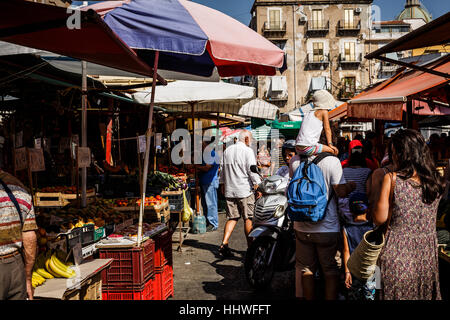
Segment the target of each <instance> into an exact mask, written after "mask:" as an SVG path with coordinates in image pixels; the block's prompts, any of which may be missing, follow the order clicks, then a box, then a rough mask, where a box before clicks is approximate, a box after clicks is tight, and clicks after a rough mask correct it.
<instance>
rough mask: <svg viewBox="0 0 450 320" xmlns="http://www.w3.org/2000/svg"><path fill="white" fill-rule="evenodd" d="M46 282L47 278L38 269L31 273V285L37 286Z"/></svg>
mask: <svg viewBox="0 0 450 320" xmlns="http://www.w3.org/2000/svg"><path fill="white" fill-rule="evenodd" d="M44 282H45V278H44V277H42V276H41V275H39V273H37V272H36V271H33V273H32V275H31V285H32V286H33V288H36V287H38V286H40V285H41V284H43V283H44Z"/></svg>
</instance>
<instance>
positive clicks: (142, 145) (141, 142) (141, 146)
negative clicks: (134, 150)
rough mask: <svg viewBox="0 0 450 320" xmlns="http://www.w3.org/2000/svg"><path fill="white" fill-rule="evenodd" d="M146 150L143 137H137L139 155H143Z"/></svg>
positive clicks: (145, 142)
mask: <svg viewBox="0 0 450 320" xmlns="http://www.w3.org/2000/svg"><path fill="white" fill-rule="evenodd" d="M146 148H147V141H146V139H145V136H139V153H144V152H145V149H146Z"/></svg>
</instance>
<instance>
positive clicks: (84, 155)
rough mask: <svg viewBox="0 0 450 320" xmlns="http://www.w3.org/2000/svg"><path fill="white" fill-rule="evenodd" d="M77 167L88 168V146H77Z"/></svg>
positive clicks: (89, 154) (89, 156) (89, 152)
mask: <svg viewBox="0 0 450 320" xmlns="http://www.w3.org/2000/svg"><path fill="white" fill-rule="evenodd" d="M77 161H78V168H89V167H90V166H91V149H89V148H88V147H78V148H77Z"/></svg>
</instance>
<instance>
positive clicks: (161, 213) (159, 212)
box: [144, 201, 170, 223]
mask: <svg viewBox="0 0 450 320" xmlns="http://www.w3.org/2000/svg"><path fill="white" fill-rule="evenodd" d="M144 220H146V221H148V222H155V221H158V222H164V223H167V222H169V220H170V210H169V201H165V202H164V203H162V204H160V205H157V206H149V207H145V210H144Z"/></svg>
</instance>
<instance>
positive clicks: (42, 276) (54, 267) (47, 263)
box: [31, 250, 76, 288]
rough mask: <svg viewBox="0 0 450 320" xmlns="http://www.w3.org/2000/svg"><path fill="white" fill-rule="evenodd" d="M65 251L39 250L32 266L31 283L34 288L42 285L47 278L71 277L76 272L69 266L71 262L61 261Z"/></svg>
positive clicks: (63, 258)
mask: <svg viewBox="0 0 450 320" xmlns="http://www.w3.org/2000/svg"><path fill="white" fill-rule="evenodd" d="M64 260H65V253H64V252H62V251H61V250H48V251H46V252H41V253H39V254H38V256H37V257H36V262H35V264H34V266H33V273H32V278H31V284H32V285H33V287H34V288H36V287H38V286H40V285H42V284H43V283H44V282H45V281H46V280H47V279H53V278H67V279H68V278H73V277H74V276H75V275H76V272H75V271H74V270H72V269H71V268H70V267H71V266H72V265H73V264H72V263H71V262H67V263H65V262H63V261H64Z"/></svg>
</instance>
